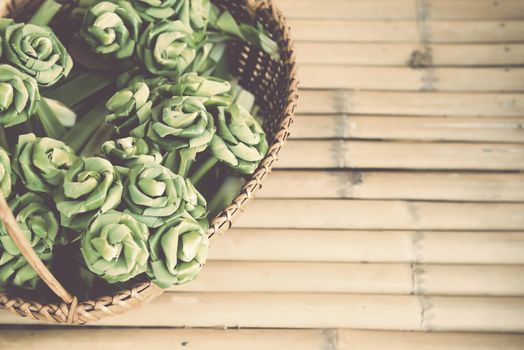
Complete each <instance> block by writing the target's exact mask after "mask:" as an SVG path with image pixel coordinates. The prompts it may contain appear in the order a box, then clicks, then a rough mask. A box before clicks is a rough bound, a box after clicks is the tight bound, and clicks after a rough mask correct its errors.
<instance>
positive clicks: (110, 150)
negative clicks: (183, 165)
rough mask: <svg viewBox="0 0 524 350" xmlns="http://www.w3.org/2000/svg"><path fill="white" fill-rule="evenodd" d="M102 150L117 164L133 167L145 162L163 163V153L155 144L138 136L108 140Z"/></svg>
mask: <svg viewBox="0 0 524 350" xmlns="http://www.w3.org/2000/svg"><path fill="white" fill-rule="evenodd" d="M102 151H103V153H104V155H105V156H106V158H107V159H109V160H110V161H111V163H113V165H115V166H120V167H124V168H128V169H130V168H133V167H135V166H137V165H140V164H144V163H157V164H160V163H162V155H161V154H160V151H159V150H158V148H156V147H155V146H153V145H151V144H150V143H148V142H147V141H145V140H144V139H141V138H136V137H125V138H122V139H118V140H116V141H106V142H105V143H104V144H102Z"/></svg>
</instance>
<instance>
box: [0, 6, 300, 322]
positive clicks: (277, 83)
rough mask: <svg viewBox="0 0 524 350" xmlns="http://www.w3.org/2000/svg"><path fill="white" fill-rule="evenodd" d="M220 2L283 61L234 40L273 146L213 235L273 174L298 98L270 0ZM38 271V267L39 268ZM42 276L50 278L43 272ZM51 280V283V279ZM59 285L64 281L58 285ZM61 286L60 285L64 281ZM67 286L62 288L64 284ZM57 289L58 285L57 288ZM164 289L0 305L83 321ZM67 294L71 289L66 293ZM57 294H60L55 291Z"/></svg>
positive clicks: (236, 67) (282, 28)
mask: <svg viewBox="0 0 524 350" xmlns="http://www.w3.org/2000/svg"><path fill="white" fill-rule="evenodd" d="M39 2H40V1H35V0H4V1H1V2H0V16H7V15H10V14H11V15H12V16H13V17H15V18H18V19H21V20H23V19H25V18H27V15H28V13H31V12H32V11H34V9H35V7H36V6H38V4H39ZM214 2H215V4H217V5H218V6H221V7H224V8H227V9H228V10H229V11H230V12H231V13H232V14H233V15H234V16H235V17H236V18H237V19H240V20H242V21H244V22H252V20H253V18H254V17H255V16H256V18H257V20H258V21H259V22H261V23H262V24H263V25H264V26H265V28H266V30H267V31H268V32H269V33H271V35H272V36H273V39H275V41H277V42H278V43H279V47H280V55H281V60H282V61H281V62H274V61H272V60H271V59H270V58H269V57H267V56H266V55H265V54H263V53H261V51H260V50H253V49H252V48H250V47H249V46H246V45H244V44H242V43H240V42H234V43H232V44H231V45H230V48H229V49H230V60H231V62H230V67H232V68H233V72H232V73H234V74H235V75H236V76H237V77H238V78H239V79H240V82H241V85H242V86H244V87H245V88H246V89H248V90H249V91H251V92H252V93H253V94H254V95H255V96H256V98H257V103H258V104H259V105H260V106H261V107H262V113H263V115H264V116H265V122H264V130H265V131H266V133H267V135H268V141H269V142H270V145H271V146H270V148H269V151H268V154H267V156H266V157H265V158H264V160H263V161H262V162H261V163H260V166H259V168H258V169H257V171H256V172H255V173H254V174H253V175H252V176H251V177H250V179H249V181H248V182H247V183H246V185H245V186H244V188H243V189H242V192H241V193H240V194H239V195H238V196H237V197H236V198H235V200H234V202H233V204H231V205H230V206H229V207H227V208H226V209H224V210H223V211H222V212H221V213H219V214H218V215H217V217H215V218H214V219H213V220H212V221H211V224H210V227H209V229H208V231H207V234H208V235H209V236H210V237H211V236H213V235H214V234H216V233H219V232H224V231H225V230H227V229H229V228H230V227H231V224H232V221H233V219H234V217H235V216H236V215H238V214H239V213H240V212H241V210H242V208H243V207H244V205H245V204H246V202H248V201H249V200H250V199H251V198H253V196H254V194H255V192H256V191H258V190H259V189H260V188H261V186H262V181H263V180H264V178H265V177H266V176H267V175H268V174H269V173H270V171H271V168H272V167H273V165H274V163H275V162H276V160H277V158H278V153H279V152H280V149H281V148H282V147H283V145H284V143H285V141H286V139H287V137H288V135H289V127H290V125H291V123H292V122H293V114H294V110H295V107H296V100H297V98H298V92H297V86H298V80H297V77H296V70H297V69H296V63H295V53H294V48H293V42H292V41H291V38H290V33H289V28H288V27H287V25H286V22H285V19H284V17H283V15H282V14H281V12H280V11H279V10H278V8H277V7H276V6H274V5H273V3H272V1H271V0H247V1H246V0H217V1H214ZM9 214H11V213H10V211H9V208H7V207H6V208H2V207H0V219H2V221H3V222H5V218H6V217H7V216H8V215H9ZM37 271H38V270H37ZM38 272H39V274H40V275H41V277H42V278H43V280H44V281H46V283H48V281H47V279H46V278H45V274H41V273H40V271H38ZM48 284H49V283H48ZM59 286H60V285H59ZM60 287H61V286H60ZM61 288H63V287H61ZM53 290H54V289H53ZM162 292H163V290H162V289H161V288H159V287H157V286H156V285H154V284H153V283H151V282H146V283H141V284H137V285H135V286H133V287H131V288H129V289H126V290H122V291H119V292H117V293H115V294H114V295H111V296H105V297H102V298H98V299H96V300H90V301H81V302H79V301H78V299H77V298H76V297H69V298H66V297H63V296H62V295H60V294H59V295H60V296H61V297H62V299H64V302H62V303H61V304H41V303H38V302H36V301H31V300H25V299H23V298H20V297H15V296H10V295H7V294H4V293H0V309H4V310H8V311H11V312H13V313H15V314H17V315H19V316H24V317H30V318H32V319H35V320H42V321H48V322H52V323H67V324H84V323H88V322H92V321H96V320H99V319H102V318H104V317H107V316H112V315H117V314H120V313H123V312H126V311H127V310H130V309H132V308H135V307H137V306H139V305H141V304H144V303H146V302H148V301H150V300H152V299H154V298H155V297H157V296H159V295H160V294H162ZM65 293H66V294H67V292H65ZM57 294H58V293H57Z"/></svg>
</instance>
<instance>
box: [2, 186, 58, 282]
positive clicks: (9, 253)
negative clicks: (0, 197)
mask: <svg viewBox="0 0 524 350" xmlns="http://www.w3.org/2000/svg"><path fill="white" fill-rule="evenodd" d="M9 206H10V207H11V209H12V210H13V213H14V215H15V218H16V221H17V222H18V224H19V225H20V230H21V231H22V234H23V235H24V237H25V238H26V239H27V240H28V241H29V243H30V244H31V247H32V248H33V250H34V251H35V253H36V254H37V255H38V257H39V258H40V259H41V260H42V261H43V262H44V263H45V264H50V261H51V259H52V249H53V245H54V244H55V240H56V238H57V235H58V230H59V229H60V224H59V222H58V220H57V217H56V215H55V213H54V212H53V210H52V209H51V208H50V207H48V205H47V203H46V200H45V199H44V198H43V197H41V196H39V195H37V194H35V193H26V194H24V195H22V196H16V197H15V198H14V199H13V200H12V201H10V203H9ZM38 281H39V277H38V275H37V273H36V272H35V271H34V270H33V268H32V267H31V266H30V265H29V264H28V263H27V261H26V260H25V258H24V257H23V256H22V254H21V253H20V250H19V249H18V247H17V246H16V245H15V243H14V242H13V240H12V239H11V237H10V236H9V234H8V233H7V231H6V229H5V227H4V226H3V225H2V224H0V289H2V288H5V287H8V286H17V287H22V288H26V289H34V288H35V287H36V284H37V282H38Z"/></svg>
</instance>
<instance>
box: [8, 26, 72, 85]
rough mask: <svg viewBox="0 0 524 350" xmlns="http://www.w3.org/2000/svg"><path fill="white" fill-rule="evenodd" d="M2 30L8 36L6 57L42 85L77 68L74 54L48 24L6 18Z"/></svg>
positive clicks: (49, 83)
mask: <svg viewBox="0 0 524 350" xmlns="http://www.w3.org/2000/svg"><path fill="white" fill-rule="evenodd" d="M0 32H1V33H2V36H3V38H4V45H3V46H4V50H3V51H4V52H3V59H4V60H5V61H7V62H9V63H10V64H12V65H13V66H15V67H17V68H18V69H20V70H21V71H23V72H24V73H26V74H28V75H30V76H31V77H33V78H35V80H36V81H37V82H38V84H40V85H42V86H51V85H54V84H55V83H56V82H58V81H59V80H60V79H62V78H64V77H67V76H68V75H69V72H70V71H71V69H72V68H73V60H72V59H71V56H69V54H68V53H67V50H66V49H65V47H64V45H63V44H62V43H61V42H60V40H59V39H58V38H57V36H56V35H55V34H54V32H53V31H52V30H51V29H50V28H48V27H41V26H37V25H34V24H23V23H14V22H13V21H12V20H9V19H3V20H1V21H0Z"/></svg>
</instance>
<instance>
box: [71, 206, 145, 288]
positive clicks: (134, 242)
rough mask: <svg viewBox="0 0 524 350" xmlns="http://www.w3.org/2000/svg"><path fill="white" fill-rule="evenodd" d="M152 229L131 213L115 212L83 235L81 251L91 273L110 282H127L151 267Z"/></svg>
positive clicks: (93, 224) (98, 220)
mask: <svg viewBox="0 0 524 350" xmlns="http://www.w3.org/2000/svg"><path fill="white" fill-rule="evenodd" d="M148 238H149V230H148V228H147V227H146V225H144V224H142V223H140V222H138V221H137V220H136V219H135V218H133V217H132V216H131V215H127V214H124V213H119V212H116V211H111V212H109V213H106V214H103V215H100V216H99V217H97V218H96V219H95V220H94V221H93V222H92V223H91V225H89V228H88V230H87V231H86V232H85V233H84V234H83V235H82V240H81V243H80V250H81V251H82V255H83V256H84V260H85V262H86V265H87V267H88V268H89V270H90V271H91V272H93V273H94V274H96V275H98V276H100V277H101V278H103V279H105V280H106V281H107V282H109V283H117V282H125V281H127V280H129V279H131V278H133V277H135V276H137V275H139V274H141V273H143V272H145V271H146V269H147V262H148V258H149V252H148V250H147V239H148Z"/></svg>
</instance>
